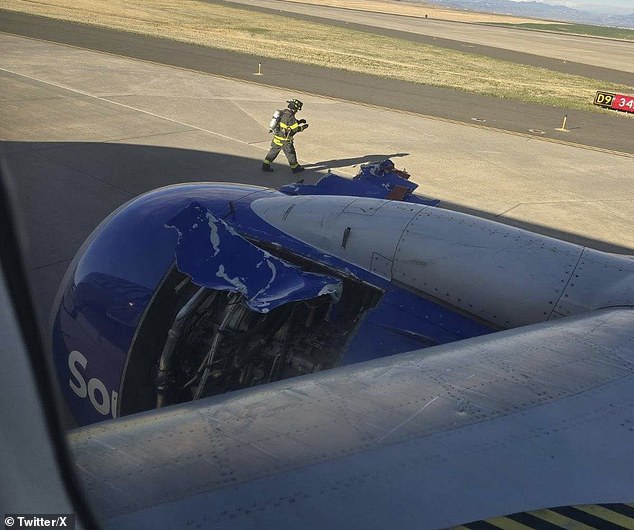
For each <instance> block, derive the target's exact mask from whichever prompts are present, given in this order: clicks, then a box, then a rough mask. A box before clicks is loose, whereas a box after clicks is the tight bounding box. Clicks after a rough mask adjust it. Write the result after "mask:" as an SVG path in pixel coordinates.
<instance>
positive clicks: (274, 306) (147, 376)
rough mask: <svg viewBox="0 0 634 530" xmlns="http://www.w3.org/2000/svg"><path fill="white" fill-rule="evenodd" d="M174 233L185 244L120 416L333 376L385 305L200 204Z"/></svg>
mask: <svg viewBox="0 0 634 530" xmlns="http://www.w3.org/2000/svg"><path fill="white" fill-rule="evenodd" d="M168 226H170V227H173V228H175V229H176V230H177V231H178V234H179V241H178V246H177V249H176V266H175V267H174V268H173V270H172V271H171V272H170V273H169V274H168V276H167V278H166V279H165V280H164V282H163V284H162V286H161V288H160V289H159V291H158V292H157V293H156V296H155V298H154V300H153V301H152V308H151V309H150V311H148V315H147V317H146V319H144V321H143V322H142V323H141V325H140V327H139V330H138V337H137V340H136V341H135V343H134V346H133V348H132V350H131V352H130V355H129V362H128V364H127V366H126V370H125V373H124V376H123V384H122V395H121V413H122V414H128V413H131V412H136V411H139V410H145V409H147V408H154V407H163V406H166V405H169V404H173V403H180V402H184V401H190V400H195V399H200V398H202V397H206V396H212V395H216V394H222V393H225V392H229V391H233V390H238V389H241V388H247V387H250V386H254V385H258V384H262V383H269V382H272V381H277V380H281V379H286V378H289V377H295V376H298V375H303V374H308V373H312V372H317V371H320V370H323V369H327V368H332V367H334V366H336V365H337V364H339V362H340V360H341V356H342V353H343V351H344V350H345V346H346V343H347V340H348V338H349V337H350V336H351V335H352V332H353V331H354V329H355V328H356V325H357V323H358V322H359V320H360V318H361V317H362V315H363V314H364V312H365V311H366V310H367V309H369V308H370V307H372V306H374V305H375V304H376V302H377V301H378V299H379V298H380V294H381V293H380V291H378V290H377V289H374V288H372V287H369V286H367V285H364V284H362V283H360V282H355V281H353V280H350V279H345V280H344V279H340V278H337V277H334V276H332V275H331V274H325V273H323V272H322V271H318V270H308V269H310V268H311V267H312V268H313V269H315V268H316V267H317V266H316V265H314V264H312V265H311V264H308V263H302V264H301V266H298V265H296V264H293V263H291V262H290V261H289V259H288V258H289V256H285V258H286V259H283V258H282V257H279V256H275V255H273V254H272V253H271V252H269V251H268V250H264V249H262V248H260V247H259V246H257V245H254V244H252V243H251V242H249V241H247V240H246V239H245V238H243V237H242V236H240V235H238V234H237V233H236V232H235V231H233V230H232V228H231V227H230V226H229V225H228V224H226V223H225V222H224V221H222V220H219V219H216V218H215V217H213V215H212V214H211V213H210V212H209V211H208V210H206V209H205V208H203V207H201V206H200V205H198V204H195V203H193V204H191V205H190V206H189V207H188V208H186V209H185V210H183V211H182V212H181V213H180V214H179V215H178V216H177V217H176V218H174V219H173V220H172V222H171V223H170V224H169V225H168ZM291 259H293V258H292V257H291ZM295 260H296V261H297V258H295ZM168 323H169V325H168ZM148 351H152V352H154V353H153V354H152V355H148Z"/></svg>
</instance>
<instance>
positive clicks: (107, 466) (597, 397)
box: [70, 308, 634, 529]
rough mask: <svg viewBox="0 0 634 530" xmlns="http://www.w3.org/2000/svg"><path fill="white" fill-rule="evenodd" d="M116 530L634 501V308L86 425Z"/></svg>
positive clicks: (443, 517)
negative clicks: (119, 529)
mask: <svg viewBox="0 0 634 530" xmlns="http://www.w3.org/2000/svg"><path fill="white" fill-rule="evenodd" d="M70 444H71V447H72V450H73V452H74V454H75V456H76V463H77V468H78V470H79V474H80V476H81V478H82V479H83V480H84V481H85V483H86V487H87V489H88V493H89V496H90V497H91V498H92V499H94V503H95V506H96V508H97V511H98V512H99V513H101V514H102V515H103V517H104V518H105V523H106V524H105V526H106V527H110V528H134V529H141V528H152V529H155V528H199V527H203V528H223V529H227V528H240V529H245V528H254V529H255V528H258V529H260V528H293V529H297V528H302V529H311V528H315V529H324V528H364V529H375V528H376V529H385V528H398V529H407V528H416V529H421V528H442V527H448V526H452V525H458V524H462V523H466V522H469V521H473V520H479V519H486V518H489V517H493V516H497V515H503V514H508V513H514V512H518V511H526V510H535V509H539V508H542V507H550V506H561V505H568V504H584V503H596V502H630V501H631V500H632V499H634V478H633V477H634V309H632V308H613V309H603V310H598V311H593V312H590V313H585V314H582V315H577V316H572V317H566V318H561V319H558V320H554V321H549V322H545V323H540V324H534V325H530V326H526V327H522V328H516V329H513V330H508V331H503V332H499V333H496V334H492V335H486V336H481V337H476V338H472V339H467V340H464V341H460V342H457V343H451V344H446V345H442V346H436V347H432V348H427V349H425V350H419V351H415V352H410V353H405V354H400V355H396V356H393V357H388V358H383V359H378V360H375V361H370V362H366V363H361V364H357V365H352V366H348V367H342V368H337V369H333V370H330V371H325V372H321V373H318V374H313V375H309V376H304V377H298V378H295V379H290V380H285V381H281V382H278V383H274V384H271V385H266V386H261V387H254V388H251V389H247V390H243V391H238V392H234V393H231V394H226V395H221V396H215V397H212V398H206V399H203V400H200V401H194V402H190V403H187V404H183V405H176V406H173V407H169V408H166V409H162V410H159V411H150V412H146V413H141V414H136V415H132V416H128V417H124V418H120V419H117V420H113V421H107V422H103V423H100V424H96V425H93V426H90V427H85V428H82V429H79V430H77V431H74V432H73V433H71V434H70Z"/></svg>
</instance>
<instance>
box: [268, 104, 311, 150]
mask: <svg viewBox="0 0 634 530" xmlns="http://www.w3.org/2000/svg"><path fill="white" fill-rule="evenodd" d="M306 127H308V124H307V123H306V122H305V121H303V120H302V122H299V121H297V119H296V118H295V113H293V112H292V111H291V110H290V109H284V110H281V111H280V121H279V122H278V124H277V127H276V128H275V129H273V143H274V144H277V145H284V143H286V142H292V141H293V136H294V135H295V134H296V133H298V132H301V131H303V130H304V129H305V128H306Z"/></svg>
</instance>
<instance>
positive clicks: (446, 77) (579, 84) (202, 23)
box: [2, 0, 632, 112]
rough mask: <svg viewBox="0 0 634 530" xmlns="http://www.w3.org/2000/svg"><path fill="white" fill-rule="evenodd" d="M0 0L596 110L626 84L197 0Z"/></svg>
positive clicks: (263, 52) (246, 49) (142, 30)
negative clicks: (598, 101)
mask: <svg viewBox="0 0 634 530" xmlns="http://www.w3.org/2000/svg"><path fill="white" fill-rule="evenodd" d="M2 7H3V8H4V9H12V10H16V11H22V12H26V13H31V14H37V15H42V16H47V17H53V18H59V19H64V20H70V21H75V22H82V23H85V24H93V25H98V26H105V27H110V28H115V29H119V30H125V31H130V32H134V33H139V34H146V35H152V36H157V37H163V38H167V39H174V40H178V41H184V42H193V43H197V44H199V45H202V46H210V47H214V48H221V49H225V50H231V51H237V52H242V53H247V54H252V55H254V56H256V57H258V58H261V59H265V58H275V59H284V60H288V61H296V62H301V63H307V64H313V65H316V66H320V67H328V68H336V69H342V70H348V71H352V72H359V73H364V74H372V75H377V76H381V77H386V78H393V79H399V80H405V81H411V82H414V83H422V84H427V85H433V86H438V87H449V88H455V89H459V90H464V91H467V92H472V93H477V94H483V95H490V96H496V97H500V98H508V99H513V100H518V101H526V102H534V103H543V104H548V105H554V106H559V107H562V108H567V109H585V110H589V109H592V110H596V111H597V112H600V111H601V109H598V108H597V107H594V106H593V105H592V100H593V98H594V94H595V91H596V90H597V89H599V88H600V89H601V90H606V91H614V92H628V91H631V90H632V89H631V87H627V86H622V85H616V84H612V83H605V82H597V81H595V80H592V79H588V78H584V77H580V76H572V75H567V74H562V73H557V72H553V71H550V70H547V69H543V68H536V67H531V66H524V65H518V64H516V63H512V62H507V61H502V60H498V59H492V58H488V57H484V56H480V55H476V54H471V53H468V52H459V51H453V50H448V49H445V48H441V47H436V46H430V45H424V44H419V43H414V42H410V41H406V40H401V39H396V38H389V37H383V36H380V35H375V34H371V33H365V32H361V31H353V30H348V29H345V28H336V27H333V26H328V25H322V24H314V23H309V22H301V21H297V20H291V19H288V18H285V17H283V16H278V15H267V14H263V13H254V12H251V11H249V10H248V9H242V8H235V7H227V6H226V5H225V4H222V5H220V4H215V3H207V2H203V1H196V0H136V1H135V0H74V1H73V2H72V3H68V2H67V1H66V0H40V1H37V2H33V1H29V0H3V3H2ZM280 28H283V31H280ZM599 85H600V86H599Z"/></svg>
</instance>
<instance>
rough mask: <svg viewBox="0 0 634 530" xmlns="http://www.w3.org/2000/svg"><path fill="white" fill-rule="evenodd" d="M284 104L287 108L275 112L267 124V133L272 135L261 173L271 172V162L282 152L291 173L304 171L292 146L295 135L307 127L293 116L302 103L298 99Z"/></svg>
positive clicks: (306, 124) (303, 121) (300, 108)
mask: <svg viewBox="0 0 634 530" xmlns="http://www.w3.org/2000/svg"><path fill="white" fill-rule="evenodd" d="M286 103H288V108H285V109H284V110H278V111H276V112H275V114H273V118H272V119H271V123H270V124H269V132H272V133H273V140H271V149H270V150H269V152H268V153H267V155H266V157H264V162H263V163H262V171H273V168H272V167H271V162H273V160H275V158H276V157H277V155H279V154H280V151H284V154H285V155H286V158H288V163H289V164H290V166H291V171H293V173H299V172H301V171H304V168H303V167H302V166H300V165H299V163H298V162H297V153H296V152H295V146H294V145H293V137H294V136H295V134H297V133H298V132H301V131H303V130H305V129H306V128H307V127H308V123H306V120H297V119H296V118H295V114H296V113H297V112H298V111H300V110H302V106H303V103H302V102H301V101H299V100H298V99H289V100H288V101H287V102H286Z"/></svg>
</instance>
